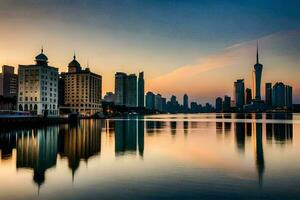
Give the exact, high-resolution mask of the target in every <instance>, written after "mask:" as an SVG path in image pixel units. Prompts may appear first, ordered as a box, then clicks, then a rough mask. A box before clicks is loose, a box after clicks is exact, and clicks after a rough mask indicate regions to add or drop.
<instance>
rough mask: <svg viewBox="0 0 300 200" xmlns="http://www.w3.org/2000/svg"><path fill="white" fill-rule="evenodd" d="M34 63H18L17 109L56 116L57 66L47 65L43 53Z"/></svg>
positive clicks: (46, 59)
mask: <svg viewBox="0 0 300 200" xmlns="http://www.w3.org/2000/svg"><path fill="white" fill-rule="evenodd" d="M35 61H36V64H34V65H19V69H18V75H19V80H18V82H19V92H18V110H19V111H29V112H31V113H33V114H37V115H48V116H56V115H58V114H59V111H58V68H55V67H51V66H48V58H47V56H46V55H45V54H44V53H43V49H42V50H41V53H40V54H39V55H37V56H36V57H35Z"/></svg>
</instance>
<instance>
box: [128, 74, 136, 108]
mask: <svg viewBox="0 0 300 200" xmlns="http://www.w3.org/2000/svg"><path fill="white" fill-rule="evenodd" d="M125 94H126V106H127V107H137V77H136V75H135V74H129V75H128V76H127V78H126V86H125Z"/></svg>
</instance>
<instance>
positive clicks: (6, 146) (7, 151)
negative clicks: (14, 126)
mask: <svg viewBox="0 0 300 200" xmlns="http://www.w3.org/2000/svg"><path fill="white" fill-rule="evenodd" d="M15 148H16V135H15V134H11V133H1V134H0V149H1V159H3V160H6V159H10V158H11V156H12V150H13V149H15Z"/></svg>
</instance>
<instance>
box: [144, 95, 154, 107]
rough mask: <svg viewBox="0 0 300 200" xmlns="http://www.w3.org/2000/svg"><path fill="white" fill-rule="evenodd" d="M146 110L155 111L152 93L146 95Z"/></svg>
mask: <svg viewBox="0 0 300 200" xmlns="http://www.w3.org/2000/svg"><path fill="white" fill-rule="evenodd" d="M146 108H147V109H150V110H154V109H155V95H154V94H153V93H152V92H147V94H146Z"/></svg>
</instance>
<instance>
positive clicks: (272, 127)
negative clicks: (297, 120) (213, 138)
mask: <svg viewBox="0 0 300 200" xmlns="http://www.w3.org/2000/svg"><path fill="white" fill-rule="evenodd" d="M285 116H286V115H284V116H282V115H280V116H279V117H280V119H281V120H282V119H286V118H282V117H285ZM287 117H289V118H288V119H291V118H290V115H287ZM255 118H256V119H262V118H263V116H262V115H261V114H255ZM277 118H278V115H269V116H267V119H277ZM271 122H272V121H271ZM282 122H285V121H281V123H269V122H268V123H266V124H265V135H266V142H267V143H272V142H274V143H275V144H279V145H282V144H290V143H292V140H293V124H291V123H288V122H287V123H282ZM263 125H264V124H262V123H256V122H252V123H247V122H235V123H234V134H235V142H236V148H237V149H238V151H239V152H244V151H245V145H246V137H251V138H252V145H253V148H254V152H255V155H254V158H255V164H256V170H257V174H258V185H259V187H262V185H263V175H264V171H265V159H264V148H263V130H264V128H263ZM224 126H225V127H224V129H225V133H226V129H227V128H228V130H229V125H228V127H227V128H226V122H225V123H224ZM222 130H223V123H222V122H216V133H217V134H218V135H219V134H221V133H222ZM247 142H251V140H247Z"/></svg>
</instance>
